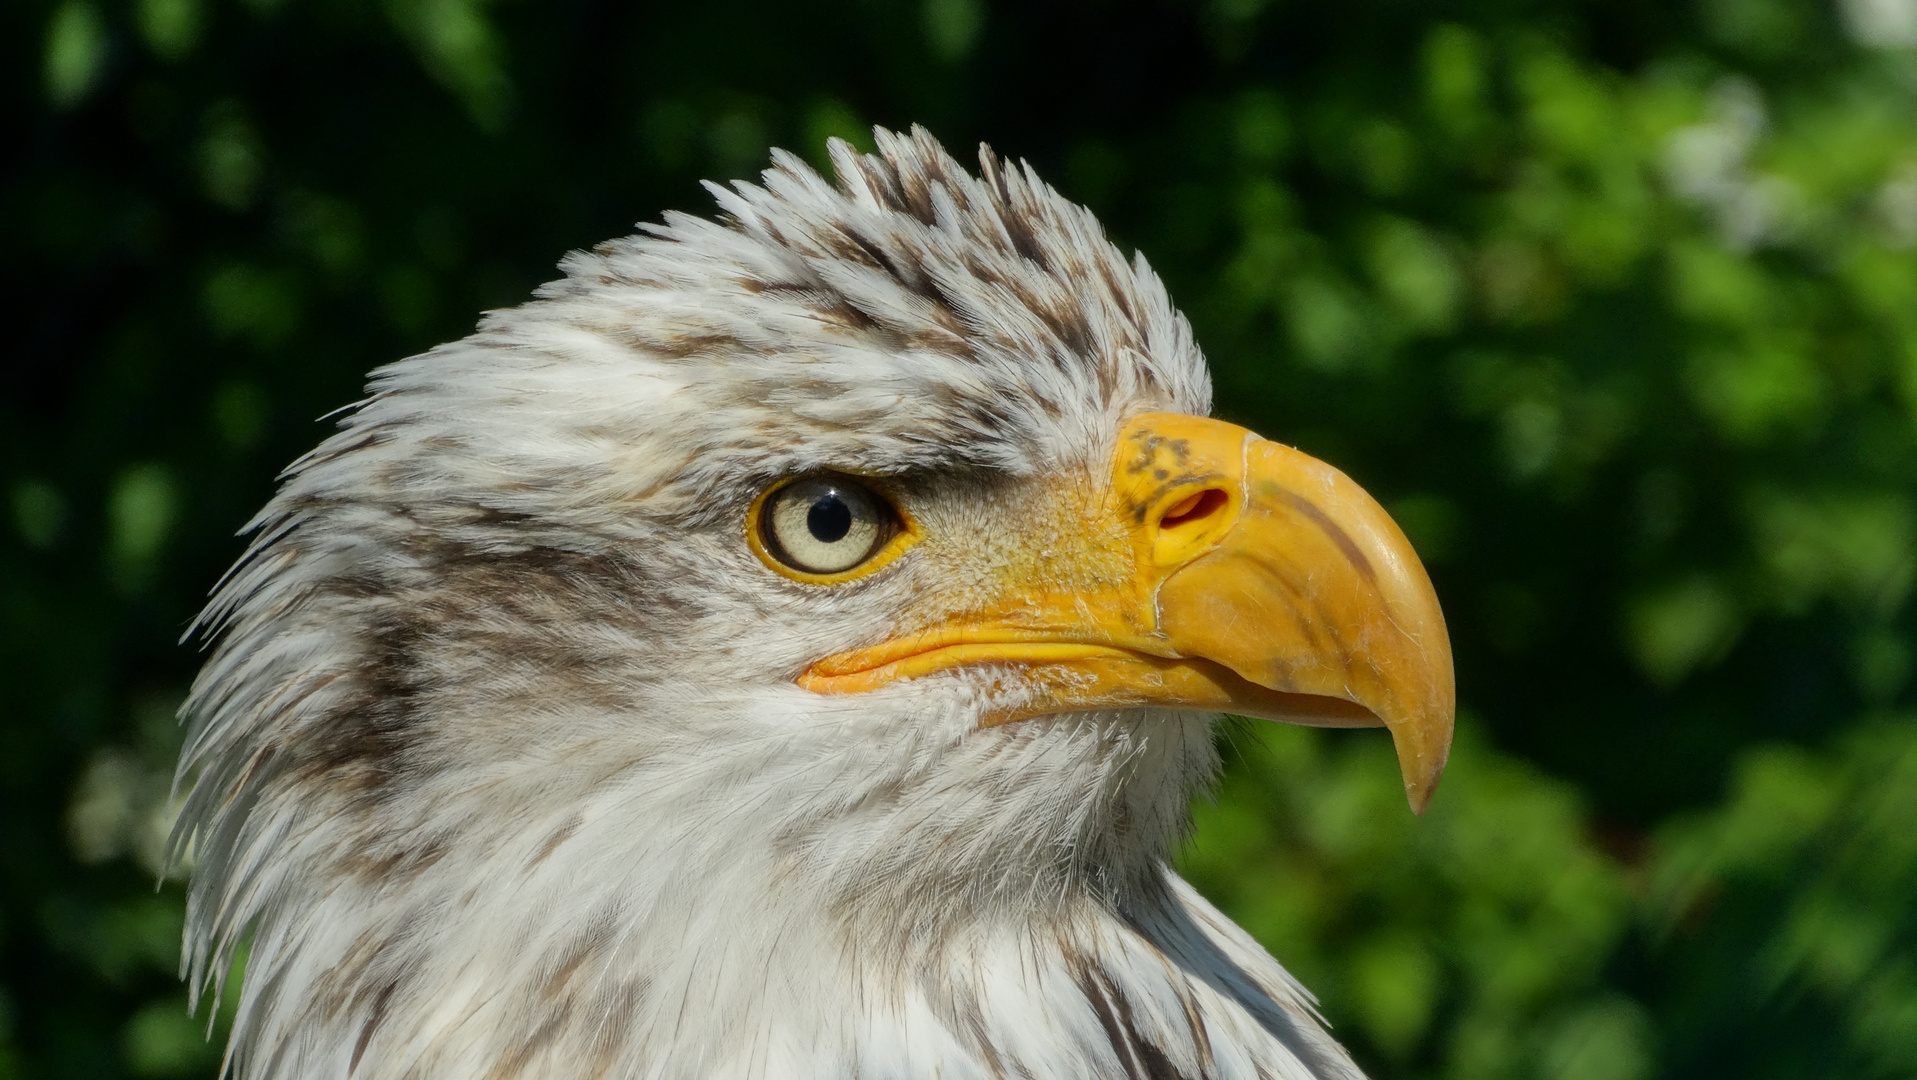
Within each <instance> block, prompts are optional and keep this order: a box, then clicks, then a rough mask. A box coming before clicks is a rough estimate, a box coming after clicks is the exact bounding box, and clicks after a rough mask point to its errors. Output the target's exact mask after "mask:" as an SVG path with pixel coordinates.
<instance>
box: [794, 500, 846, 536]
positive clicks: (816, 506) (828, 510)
mask: <svg viewBox="0 0 1917 1080" xmlns="http://www.w3.org/2000/svg"><path fill="white" fill-rule="evenodd" d="M805 527H806V531H808V532H810V533H811V534H812V536H813V537H814V538H815V539H817V540H818V541H819V542H821V543H825V544H836V543H838V542H839V541H841V540H843V539H845V534H846V533H849V532H851V531H852V508H851V507H849V506H847V505H845V500H844V499H841V498H839V493H838V492H836V491H834V492H830V493H828V494H827V495H826V496H825V497H824V498H822V499H820V500H819V501H818V502H815V503H813V504H812V509H810V510H808V511H806V515H805Z"/></svg>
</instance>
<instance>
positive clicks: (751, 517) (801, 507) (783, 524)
mask: <svg viewBox="0 0 1917 1080" xmlns="http://www.w3.org/2000/svg"><path fill="white" fill-rule="evenodd" d="M745 534H746V544H747V546H749V547H750V548H751V549H752V552H753V554H755V555H757V556H758V557H759V561H761V562H763V563H765V564H766V566H768V567H769V568H771V569H772V570H773V571H775V572H776V573H778V574H779V575H780V576H782V577H786V578H790V579H791V580H793V581H799V582H804V583H805V584H807V585H838V584H841V583H843V582H847V581H855V580H857V579H859V578H862V577H865V576H866V575H868V574H871V573H873V572H874V571H877V570H879V569H880V568H882V567H884V566H885V565H886V564H888V563H890V562H891V561H892V560H893V559H896V558H898V556H899V555H900V554H901V553H902V552H904V551H905V549H906V548H908V547H911V546H912V545H913V544H915V543H917V542H918V539H919V535H920V533H919V529H918V525H917V523H916V522H914V521H913V520H912V517H911V515H909V514H907V513H906V512H905V511H904V509H903V508H901V507H900V506H899V503H898V500H897V499H895V498H892V497H891V496H890V495H889V494H887V493H886V492H884V491H882V490H881V489H880V488H879V486H878V485H876V484H874V483H873V482H871V481H869V480H864V479H860V478H858V477H852V476H847V475H845V474H843V473H811V474H808V475H805V476H799V477H793V478H790V479H786V480H781V481H780V482H778V483H776V484H774V485H772V486H771V487H769V488H767V489H766V490H764V491H762V492H760V493H759V497H758V498H756V499H754V500H752V508H751V509H750V510H749V511H747V513H746V529H745Z"/></svg>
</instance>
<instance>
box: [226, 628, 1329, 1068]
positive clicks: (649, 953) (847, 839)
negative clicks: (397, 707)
mask: <svg viewBox="0 0 1917 1080" xmlns="http://www.w3.org/2000/svg"><path fill="white" fill-rule="evenodd" d="M337 624H338V621H337V620H335V624H334V626H335V629H337ZM466 625H471V624H470V623H466ZM369 628H370V629H369ZM376 629H377V620H376V619H375V620H373V621H372V622H369V623H368V624H367V627H362V630H363V631H364V632H362V633H361V634H360V635H359V636H358V637H357V638H356V640H357V641H359V642H362V643H370V644H367V645H366V646H365V647H364V648H359V647H357V646H356V649H357V650H358V651H347V650H342V651H341V653H340V657H341V658H340V660H339V661H338V662H337V663H336V664H334V665H332V666H331V667H330V668H329V667H327V666H325V665H319V666H313V665H309V666H308V667H306V668H305V669H304V671H303V674H302V676H301V678H302V679H303V680H305V681H304V682H303V683H300V684H298V685H295V686H292V687H284V688H282V689H281V690H280V691H279V692H277V693H264V692H262V696H261V701H262V702H265V703H271V704H272V705H273V706H274V707H275V708H278V709H279V710H280V712H279V713H278V714H274V716H273V717H272V718H271V722H270V723H267V722H259V721H254V722H250V723H246V724H239V723H238V722H237V721H236V726H234V727H233V728H231V729H227V730H226V732H225V735H226V739H227V741H226V743H225V744H224V745H222V744H220V743H219V742H218V741H217V739H216V738H215V736H219V735H221V734H222V729H220V728H219V726H218V725H217V724H206V725H203V727H202V733H201V734H200V735H198V736H196V738H199V739H204V740H207V742H206V746H207V747H208V749H206V750H205V752H204V760H205V763H206V770H207V771H205V772H203V773H202V776H201V780H200V789H199V790H198V791H196V794H195V800H196V802H197V803H198V806H197V808H196V809H190V810H189V815H190V816H189V820H195V821H196V823H197V825H198V828H199V830H200V832H199V839H198V844H199V855H200V865H199V866H198V868H197V869H196V872H195V881H194V891H193V894H192V899H191V903H190V910H189V926H188V947H189V958H190V960H191V961H192V963H193V966H194V967H195V969H196V973H205V972H208V971H220V970H224V969H225V968H226V966H227V962H226V960H227V958H229V957H230V956H231V954H232V951H233V950H234V949H236V948H237V947H238V945H239V943H240V940H241V939H242V938H243V937H244V936H245V935H246V934H247V933H249V932H250V933H251V935H252V943H251V949H250V954H249V958H248V962H247V976H246V979H245V983H244V986H243V988H242V990H241V1005H240V1011H239V1018H238V1021H237V1024H236V1028H235V1035H234V1042H233V1049H234V1055H235V1056H234V1064H235V1066H236V1075H237V1076H238V1077H240V1078H242V1080H267V1078H272V1080H302V1078H307V1077H322V1076H324V1077H345V1076H352V1077H355V1078H364V1080H384V1078H387V1077H392V1078H398V1077H402V1076H406V1077H441V1076H445V1077H451V1076H462V1077H465V1076H473V1077H502V1078H503V1077H526V1078H546V1077H551V1078H555V1080H556V1078H567V1080H572V1078H576V1077H580V1076H610V1077H658V1078H662V1080H663V1078H674V1080H679V1078H684V1080H694V1078H698V1080H706V1078H739V1080H747V1078H788V1077H789V1078H808V1077H818V1078H820V1080H826V1078H840V1077H846V1076H872V1077H901V1078H904V1077H920V1076H928V1075H939V1076H946V1077H958V1076H979V1077H991V1076H1017V1075H1028V1076H1086V1075H1094V1076H1165V1077H1191V1078H1200V1077H1238V1076H1243V1077H1254V1076H1266V1077H1282V1078H1287V1080H1307V1078H1319V1077H1339V1078H1349V1077H1355V1076H1356V1075H1357V1073H1356V1070H1355V1069H1353V1068H1352V1067H1351V1066H1350V1064H1349V1062H1348V1059H1346V1058H1345V1057H1344V1056H1343V1053H1342V1051H1340V1050H1338V1049H1337V1047H1336V1046H1335V1044H1333V1043H1332V1042H1331V1041H1330V1040H1329V1039H1328V1037H1327V1036H1325V1035H1324V1033H1323V1032H1322V1030H1321V1028H1320V1026H1319V1024H1318V1021H1317V1019H1316V1017H1315V1013H1314V1012H1313V1010H1312V1007H1311V1005H1310V1002H1309V999H1308V997H1307V995H1305V993H1304V992H1303V991H1302V990H1301V989H1300V988H1298V987H1297V985H1296V984H1295V983H1293V982H1292V981H1291V980H1290V979H1289V977H1288V976H1286V975H1285V973H1284V972H1283V971H1282V969H1280V968H1279V967H1278V965H1277V964H1276V963H1275V962H1273V961H1272V960H1271V959H1270V957H1269V956H1267V955H1266V954H1265V953H1264V952H1263V950H1262V949H1260V948H1259V947H1258V946H1257V945H1256V944H1255V943H1253V942H1251V941H1250V939H1249V938H1246V937H1245V936H1244V935H1243V933H1242V932H1241V931H1239V930H1237V929H1236V928H1235V927H1233V926H1231V924H1230V923H1229V922H1228V921H1227V920H1225V919H1224V918H1223V917H1222V916H1219V915H1218V914H1217V913H1216V912H1215V911H1213V909H1211V908H1210V907H1209V906H1208V905H1207V904H1206V903H1205V902H1204V901H1203V900H1202V899H1201V898H1199V897H1198V896H1197V895H1196V894H1195V893H1193V892H1192V891H1191V890H1190V889H1189V888H1188V887H1187V886H1185V885H1184V884H1183V883H1182V882H1180V881H1178V880H1177V879H1176V877H1175V876H1173V875H1172V874H1171V873H1170V872H1169V871H1168V870H1166V869H1165V867H1164V860H1165V858H1166V857H1167V855H1168V853H1169V851H1170V850H1171V847H1172V845H1174V844H1175V843H1176V842H1177V840H1178V838H1179V836H1180V834H1181V831H1182V828H1183V826H1184V823H1185V821H1186V809H1185V808H1186V805H1187V802H1188V800H1189V798H1190V797H1191V794H1192V792H1193V791H1194V790H1195V789H1196V788H1198V787H1199V786H1202V785H1203V783H1205V782H1206V780H1207V779H1208V778H1209V777H1210V776H1211V775H1212V773H1213V772H1214V771H1215V769H1216V767H1217V759H1216V754H1215V752H1214V750H1213V745H1212V736H1211V726H1212V718H1211V717H1210V716H1208V715H1204V714H1194V713H1175V712H1125V713H1103V714H1078V715H1068V716H1058V717H1051V718H1045V719H1040V720H1034V721H1027V722H1025V723H1022V724H1017V725H1010V726H1007V727H1003V728H992V729H986V730H979V729H978V728H977V726H976V723H977V720H976V717H977V709H976V702H977V700H978V688H977V687H971V686H967V685H966V684H965V683H964V682H963V681H961V680H954V681H953V682H952V683H951V684H950V685H948V686H945V687H942V688H939V689H936V690H934V689H929V688H924V687H921V688H919V689H918V690H917V691H916V692H915V693H914V695H913V696H912V698H911V700H910V702H909V704H908V703H905V702H903V701H901V702H898V703H895V706H894V707H892V708H890V709H888V708H887V707H886V706H885V702H884V701H883V700H879V699H878V698H877V696H876V695H875V696H874V699H873V700H869V701H865V702H860V703H858V705H857V707H853V706H851V705H848V704H847V703H846V702H845V701H844V700H842V699H829V698H821V697H817V696H815V695H810V694H806V693H804V692H803V691H799V690H797V689H796V688H794V687H790V686H783V687H776V688H766V687H760V688H758V689H750V688H748V689H745V690H740V691H737V692H736V693H735V694H734V695H733V696H731V697H714V696H706V697H700V698H691V697H687V696H685V695H684V694H681V695H680V696H678V697H676V698H674V699H673V700H671V701H658V700H651V701H647V700H639V699H634V698H631V697H628V698H623V699H622V698H620V697H619V696H618V693H617V692H616V691H615V688H616V687H617V686H627V687H631V686H634V685H639V684H638V682H637V680H635V679H633V678H626V679H624V680H616V679H608V681H607V682H606V683H605V687H606V689H605V692H604V693H602V694H598V695H581V694H579V693H578V689H579V686H578V683H579V680H578V678H577V677H573V678H570V679H569V681H568V684H567V686H568V689H569V690H570V691H571V696H562V695H560V693H559V688H558V687H557V686H554V687H549V688H547V689H548V690H549V691H550V692H548V693H540V692H531V691H529V690H528V688H526V687H520V688H519V690H518V692H517V693H512V692H509V691H510V690H511V688H512V687H513V686H515V685H516V683H515V680H516V679H517V678H518V677H519V676H518V675H517V674H516V670H515V665H514V663H513V661H512V659H511V658H510V656H496V657H495V658H494V659H493V660H491V661H488V662H486V663H484V664H479V663H477V662H474V661H472V660H469V659H468V660H455V659H450V658H441V659H432V653H431V649H430V647H429V644H430V641H431V638H432V635H431V634H430V632H426V634H425V641H424V642H423V641H422V640H421V633H422V632H421V631H418V630H417V629H415V630H413V631H411V632H409V634H408V636H407V640H406V645H407V647H408V648H409V649H410V657H411V660H410V663H409V665H408V668H407V670H409V671H411V672H413V673H414V678H415V680H416V681H415V682H414V683H411V684H408V685H403V686H401V685H388V683H389V682H391V681H392V673H391V672H390V671H389V670H388V667H387V666H383V665H381V664H380V663H379V656H380V655H381V654H380V650H381V649H382V648H384V647H386V646H385V645H382V644H381V641H382V639H381V637H380V635H379V633H377V632H372V631H373V630H376ZM280 640H282V641H289V642H297V640H298V637H297V635H285V636H282V637H281V638H280ZM473 640H474V638H473V635H472V634H470V633H467V634H462V635H459V636H458V637H457V641H458V642H459V643H460V645H461V647H462V648H467V647H471V646H472V644H473ZM243 659H246V660H247V662H253V663H264V660H263V658H262V657H259V656H253V657H251V658H243ZM537 666H539V667H540V668H541V669H542V670H546V669H551V668H552V667H553V665H551V664H549V663H546V664H540V665H537ZM209 670H210V671H212V672H214V673H215V674H216V675H217V674H218V673H219V672H220V671H221V667H220V658H218V657H216V660H215V663H214V664H213V665H210V666H209ZM421 672H426V673H428V674H429V675H430V677H429V678H425V679H423V680H420V679H419V673H421ZM482 673H483V674H482ZM382 679H384V680H386V682H381V681H380V680H382ZM685 681H687V680H681V682H685ZM533 689H534V690H537V688H533ZM624 692H625V693H627V694H629V695H630V694H633V693H637V692H638V691H632V690H630V689H628V690H626V691H624ZM379 702H404V703H405V708H406V712H405V713H404V714H403V715H383V714H380V713H378V712H375V711H369V703H379ZM289 703H296V704H294V705H289ZM212 704H214V705H219V706H221V707H222V708H235V709H236V708H239V707H240V706H241V705H244V704H245V702H244V701H227V700H224V699H218V700H215V701H214V702H213V703H212ZM289 709H293V710H294V711H293V712H288V710H289ZM300 710H304V712H301V711H300ZM207 715H209V716H213V717H218V716H219V715H220V713H219V711H218V710H217V709H213V710H211V711H209V712H208V713H207ZM241 731H244V732H247V733H248V734H247V735H246V736H245V737H244V738H242V737H240V736H239V735H237V734H235V733H236V732H241Z"/></svg>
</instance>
